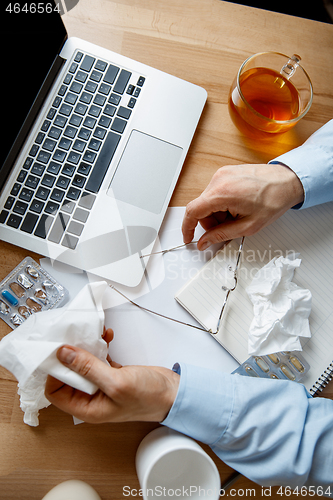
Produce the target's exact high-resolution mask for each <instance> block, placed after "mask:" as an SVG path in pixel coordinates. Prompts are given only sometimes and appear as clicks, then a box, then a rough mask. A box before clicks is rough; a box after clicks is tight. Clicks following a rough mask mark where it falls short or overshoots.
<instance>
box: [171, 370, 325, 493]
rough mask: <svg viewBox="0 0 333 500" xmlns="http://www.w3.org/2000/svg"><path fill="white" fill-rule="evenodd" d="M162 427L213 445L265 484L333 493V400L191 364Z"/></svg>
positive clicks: (223, 456)
mask: <svg viewBox="0 0 333 500" xmlns="http://www.w3.org/2000/svg"><path fill="white" fill-rule="evenodd" d="M174 370H175V371H177V372H178V373H180V374H181V377H180V385H179V390H178V394H177V397H176V399H175V401H174V404H173V406H172V408H171V410H170V412H169V414H168V416H167V418H166V419H165V420H164V421H163V422H162V423H163V425H166V426H168V427H171V428H172V429H175V430H177V431H179V432H182V433H184V434H186V435H188V436H191V437H192V438H194V439H197V440H199V441H201V442H203V443H206V444H208V445H209V446H210V447H211V448H212V450H213V451H214V452H215V453H216V454H217V455H218V456H219V457H220V458H221V459H222V460H223V461H224V462H225V463H227V464H228V465H230V466H231V467H232V468H233V469H236V470H238V471H239V472H241V473H242V474H243V475H244V476H246V477H248V478H250V479H251V480H252V481H254V482H256V483H258V484H261V485H262V486H274V485H279V486H290V487H292V488H294V487H296V486H313V487H314V486H315V487H320V488H321V489H323V490H321V491H322V493H321V494H325V493H326V495H327V494H330V495H332V496H333V446H332V443H333V401H332V400H330V399H324V398H312V397H311V396H310V395H309V394H308V393H307V391H306V390H305V388H304V386H303V385H301V384H298V383H296V382H290V381H283V380H271V379H253V378H251V377H245V376H241V375H232V374H227V373H221V372H217V371H213V370H209V369H204V368H199V367H194V366H190V365H186V364H181V366H180V365H179V364H176V365H175V366H174Z"/></svg>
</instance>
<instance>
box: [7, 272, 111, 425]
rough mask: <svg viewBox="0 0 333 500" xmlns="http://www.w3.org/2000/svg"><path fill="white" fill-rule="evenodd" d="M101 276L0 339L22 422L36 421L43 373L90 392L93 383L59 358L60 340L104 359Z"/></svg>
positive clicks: (44, 402) (42, 400)
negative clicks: (14, 381)
mask: <svg viewBox="0 0 333 500" xmlns="http://www.w3.org/2000/svg"><path fill="white" fill-rule="evenodd" d="M106 287H107V284H106V283H105V282H104V281H101V282H97V283H89V284H87V285H86V286H85V287H84V288H83V289H82V290H81V292H79V293H78V295H77V296H76V297H75V298H74V299H73V300H72V301H71V302H70V303H69V304H67V305H66V306H64V307H62V308H59V309H53V310H48V311H42V312H39V313H37V314H33V315H31V316H30V317H29V318H28V319H27V320H26V321H25V322H24V323H23V324H22V325H20V326H19V327H18V328H16V330H14V331H12V332H11V333H9V334H8V335H6V337H4V338H3V339H2V340H1V342H0V365H2V366H4V367H5V368H7V370H9V371H10V372H11V373H13V375H14V376H15V377H16V379H17V380H18V382H19V390H18V392H19V395H20V402H21V408H22V410H23V411H24V413H25V415H24V422H25V423H27V424H29V425H32V426H36V425H38V412H39V410H40V409H41V408H45V407H46V406H48V405H49V402H48V400H47V399H46V398H45V396H44V388H45V382H46V378H47V375H48V374H50V375H53V376H54V377H56V378H58V379H59V380H61V381H62V382H65V383H66V384H68V385H71V386H72V387H75V388H76V389H79V390H82V391H84V392H88V393H90V394H92V393H93V392H95V390H96V389H97V387H96V386H95V385H94V384H92V383H91V382H89V381H87V380H86V379H85V378H84V377H81V376H80V375H78V374H77V373H75V372H73V371H71V370H70V369H69V368H66V367H65V366H64V365H63V364H62V363H60V361H58V359H57V356H56V352H57V350H58V349H59V347H60V346H62V345H64V344H70V345H74V346H77V347H81V348H83V349H86V350H87V351H89V352H91V353H92V354H94V355H95V356H97V357H98V358H99V359H101V360H103V361H105V360H106V357H107V344H106V343H105V342H104V340H103V339H102V334H103V327H104V311H103V307H102V298H103V295H104V291H105V289H106Z"/></svg>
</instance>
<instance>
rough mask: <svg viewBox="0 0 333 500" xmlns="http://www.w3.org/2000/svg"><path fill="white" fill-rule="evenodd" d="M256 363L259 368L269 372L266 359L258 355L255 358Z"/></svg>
mask: <svg viewBox="0 0 333 500" xmlns="http://www.w3.org/2000/svg"><path fill="white" fill-rule="evenodd" d="M255 361H256V364H257V365H258V366H259V368H260V370H262V371H263V372H265V373H268V372H269V366H268V364H267V363H266V361H265V360H264V359H262V358H260V357H259V356H257V357H256V358H255Z"/></svg>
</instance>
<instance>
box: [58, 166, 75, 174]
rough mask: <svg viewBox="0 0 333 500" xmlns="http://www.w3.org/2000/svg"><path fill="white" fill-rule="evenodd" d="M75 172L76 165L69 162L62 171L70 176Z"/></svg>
mask: <svg viewBox="0 0 333 500" xmlns="http://www.w3.org/2000/svg"><path fill="white" fill-rule="evenodd" d="M74 172H75V165H70V164H69V163H65V165H64V166H63V167H62V171H61V173H62V174H64V175H68V177H72V175H73V174H74Z"/></svg>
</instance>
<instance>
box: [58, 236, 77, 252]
mask: <svg viewBox="0 0 333 500" xmlns="http://www.w3.org/2000/svg"><path fill="white" fill-rule="evenodd" d="M78 241H79V238H77V237H76V236H73V235H71V234H65V236H64V239H63V240H62V243H61V244H62V245H63V246H64V247H67V248H69V249H70V250H75V248H76V245H77V244H78Z"/></svg>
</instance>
